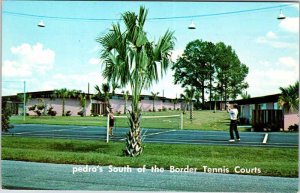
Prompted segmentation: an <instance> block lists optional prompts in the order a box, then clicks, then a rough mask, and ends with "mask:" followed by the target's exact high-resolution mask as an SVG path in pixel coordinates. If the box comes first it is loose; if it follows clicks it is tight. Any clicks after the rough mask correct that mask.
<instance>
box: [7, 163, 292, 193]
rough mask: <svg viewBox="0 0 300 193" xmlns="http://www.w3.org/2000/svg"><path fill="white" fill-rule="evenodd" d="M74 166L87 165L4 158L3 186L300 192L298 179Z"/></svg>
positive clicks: (104, 189)
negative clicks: (85, 169)
mask: <svg viewBox="0 0 300 193" xmlns="http://www.w3.org/2000/svg"><path fill="white" fill-rule="evenodd" d="M73 167H85V166H83V165H81V166H80V165H67V164H48V163H35V162H22V161H7V160H3V161H2V185H3V188H4V189H51V190H98V191H107V190H114V191H178V192H180V191H188V192H207V191H209V192H289V193H292V192H297V187H298V178H280V177H266V176H249V175H233V174H211V173H199V172H196V173H180V174H178V173H170V172H169V171H165V172H163V173H153V172H151V170H146V172H145V173H138V172H137V170H136V169H132V172H125V173H121V172H116V173H113V172H109V168H108V167H103V171H102V172H86V173H74V174H73ZM89 167H90V168H97V167H96V166H89ZM117 169H119V168H117ZM97 170H98V171H99V169H97ZM127 171H128V170H127Z"/></svg>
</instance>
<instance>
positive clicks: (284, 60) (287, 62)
mask: <svg viewBox="0 0 300 193" xmlns="http://www.w3.org/2000/svg"><path fill="white" fill-rule="evenodd" d="M278 62H279V63H280V64H283V65H284V66H286V67H288V68H293V69H294V70H295V69H297V68H298V67H299V64H298V62H297V61H296V60H295V59H294V58H293V57H290V56H288V57H281V58H279V59H278Z"/></svg>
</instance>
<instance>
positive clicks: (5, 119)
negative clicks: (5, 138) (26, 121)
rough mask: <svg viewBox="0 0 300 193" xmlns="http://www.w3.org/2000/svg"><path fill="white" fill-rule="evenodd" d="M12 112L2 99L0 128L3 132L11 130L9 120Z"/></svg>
mask: <svg viewBox="0 0 300 193" xmlns="http://www.w3.org/2000/svg"><path fill="white" fill-rule="evenodd" d="M11 114H12V112H11V109H10V108H9V105H8V102H7V101H5V100H3V99H2V110H1V128H2V131H3V132H8V130H9V129H11V128H13V126H12V125H10V124H9V118H10V116H11Z"/></svg>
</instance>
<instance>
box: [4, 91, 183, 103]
mask: <svg viewBox="0 0 300 193" xmlns="http://www.w3.org/2000/svg"><path fill="white" fill-rule="evenodd" d="M54 92H55V91H54V90H47V91H36V92H26V95H27V96H28V95H30V96H31V98H53V94H54ZM82 94H86V95H89V96H94V94H88V93H84V92H82ZM17 95H23V93H18V94H17ZM17 95H11V96H3V98H6V99H10V100H12V101H18V98H17ZM123 96H124V94H117V93H116V94H114V95H113V96H112V97H110V98H114V97H117V99H123V98H124V97H123ZM71 98H75V97H71ZM131 98H132V95H128V99H129V100H130V99H131ZM140 98H141V100H144V99H149V100H153V97H152V96H151V95H141V96H140ZM156 100H162V101H164V100H171V98H166V97H162V96H157V99H156ZM181 101H182V99H180V98H178V102H181Z"/></svg>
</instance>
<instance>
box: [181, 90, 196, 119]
mask: <svg viewBox="0 0 300 193" xmlns="http://www.w3.org/2000/svg"><path fill="white" fill-rule="evenodd" d="M184 92H185V96H186V98H187V101H188V102H189V106H190V120H191V121H192V120H193V98H194V97H195V89H194V88H190V89H188V88H186V89H185V90H184Z"/></svg>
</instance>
